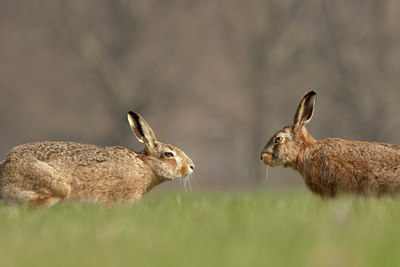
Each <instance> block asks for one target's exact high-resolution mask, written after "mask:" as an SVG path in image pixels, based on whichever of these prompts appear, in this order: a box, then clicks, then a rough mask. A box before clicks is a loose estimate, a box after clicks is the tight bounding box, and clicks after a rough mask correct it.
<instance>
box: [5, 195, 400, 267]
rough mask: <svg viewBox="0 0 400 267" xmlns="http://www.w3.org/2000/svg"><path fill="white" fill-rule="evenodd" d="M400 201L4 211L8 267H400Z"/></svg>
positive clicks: (175, 198)
mask: <svg viewBox="0 0 400 267" xmlns="http://www.w3.org/2000/svg"><path fill="white" fill-rule="evenodd" d="M399 252H400V198H394V199H393V198H380V199H377V198H355V197H340V198H338V199H335V200H323V199H320V198H318V197H315V196H313V195H311V194H310V193H308V192H302V191H301V192H297V191H294V192H288V191H284V192H271V191H256V192H253V191H251V192H250V191H249V192H245V193H233V192H230V193H229V192H215V193H197V194H191V195H188V194H183V193H180V194H179V193H178V194H173V193H157V194H152V193H150V194H148V195H147V196H146V197H145V198H144V199H143V200H142V201H141V202H140V203H138V204H137V205H135V206H133V207H128V206H124V205H118V206H115V207H111V208H107V207H102V206H99V205H71V204H61V205H57V206H54V207H53V208H51V209H44V210H33V209H30V208H27V207H23V208H20V209H14V208H9V207H2V208H0V262H1V266H7V267H8V266H396V265H397V266H398V265H399V264H400V253H399Z"/></svg>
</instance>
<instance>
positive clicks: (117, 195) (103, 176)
mask: <svg viewBox="0 0 400 267" xmlns="http://www.w3.org/2000/svg"><path fill="white" fill-rule="evenodd" d="M132 114H136V113H132ZM132 114H131V115H128V119H129V120H130V123H131V127H132V129H133V130H134V132H135V130H136V131H138V132H135V134H137V137H138V139H139V140H140V141H143V142H144V143H145V146H146V148H145V150H144V151H142V152H140V153H136V152H134V151H132V150H130V149H127V148H124V147H118V146H115V147H104V148H102V147H98V146H94V145H86V144H79V143H74V142H38V143H30V144H25V145H21V146H17V147H15V148H13V149H12V150H11V151H10V153H9V154H8V156H7V157H6V159H5V160H4V161H3V162H2V163H1V164H0V195H1V198H2V199H3V200H4V201H6V202H8V203H13V204H22V203H28V204H30V205H32V206H51V205H53V204H55V203H57V202H58V201H60V200H63V199H69V200H72V201H87V202H100V203H104V204H112V203H116V202H126V203H134V202H135V201H137V200H139V199H140V198H141V197H142V196H143V194H145V193H146V192H148V191H149V190H151V189H152V188H153V187H154V186H156V185H158V184H160V183H162V182H165V181H167V180H172V179H176V178H183V177H185V176H187V175H190V174H191V173H192V171H193V168H194V164H193V162H192V161H191V159H190V158H189V157H187V156H186V155H185V154H184V152H182V151H181V150H179V149H178V148H176V147H174V146H172V145H169V144H165V143H162V142H157V141H156V140H155V136H154V134H153V132H152V130H151V128H150V127H149V126H148V125H147V123H146V122H145V121H144V120H143V118H142V117H140V115H138V114H136V119H135V118H134V115H132ZM135 123H136V125H135ZM145 129H146V130H147V132H146V130H145ZM146 135H147V136H146Z"/></svg>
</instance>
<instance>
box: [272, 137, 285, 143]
mask: <svg viewBox="0 0 400 267" xmlns="http://www.w3.org/2000/svg"><path fill="white" fill-rule="evenodd" d="M274 142H275V144H280V143H282V142H283V137H282V136H278V137H275V140H274Z"/></svg>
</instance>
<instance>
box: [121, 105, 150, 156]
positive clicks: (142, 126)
mask: <svg viewBox="0 0 400 267" xmlns="http://www.w3.org/2000/svg"><path fill="white" fill-rule="evenodd" d="M127 117H128V121H129V125H130V126H131V129H132V131H133V133H134V134H135V135H136V138H137V139H138V140H139V142H141V143H144V145H145V146H146V149H147V150H148V151H149V152H150V151H154V150H155V147H156V144H157V139H156V136H155V135H154V132H153V130H152V129H151V128H150V126H149V125H148V124H147V122H146V121H145V120H144V119H143V117H142V116H140V115H139V114H137V113H135V112H132V111H129V112H128V114H127Z"/></svg>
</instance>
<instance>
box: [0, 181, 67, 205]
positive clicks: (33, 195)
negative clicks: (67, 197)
mask: <svg viewBox="0 0 400 267" xmlns="http://www.w3.org/2000/svg"><path fill="white" fill-rule="evenodd" d="M2 197H3V198H4V201H5V202H6V203H7V204H8V205H12V206H14V205H22V204H28V205H30V206H32V207H35V208H38V207H43V208H46V207H51V206H52V205H54V204H56V203H57V202H59V201H61V200H62V199H63V198H62V197H58V196H53V195H51V194H43V193H41V192H36V191H33V190H24V189H21V188H16V187H8V186H7V187H5V188H3V190H2Z"/></svg>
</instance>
